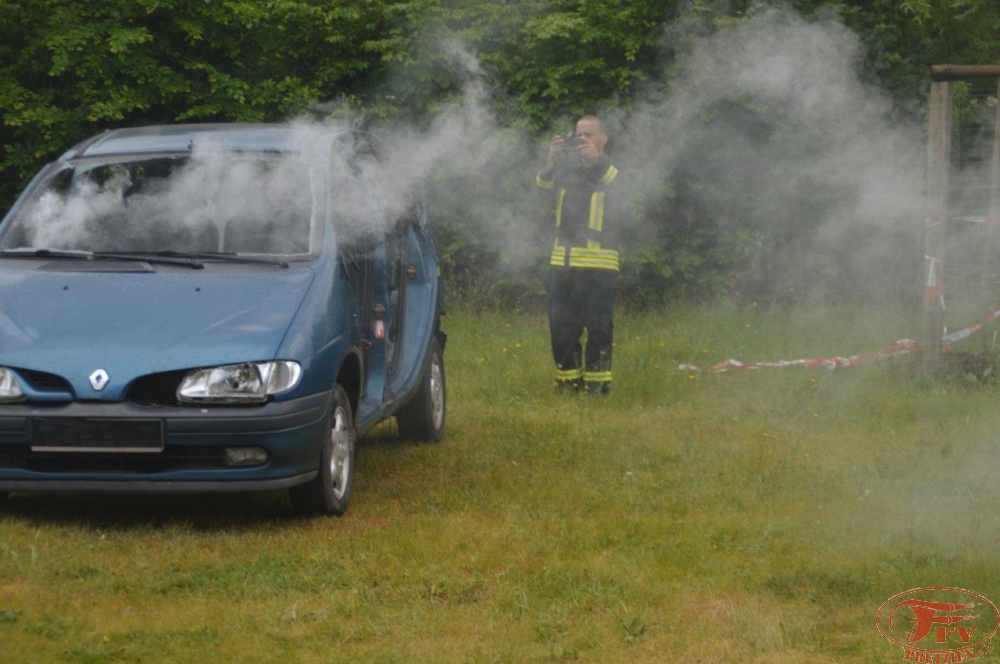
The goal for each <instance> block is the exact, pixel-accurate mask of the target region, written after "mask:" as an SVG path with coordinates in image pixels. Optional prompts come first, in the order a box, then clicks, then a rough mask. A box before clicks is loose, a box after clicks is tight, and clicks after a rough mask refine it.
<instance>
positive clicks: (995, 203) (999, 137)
mask: <svg viewBox="0 0 1000 664" xmlns="http://www.w3.org/2000/svg"><path fill="white" fill-rule="evenodd" d="M997 223H1000V83H998V85H997V108H996V111H995V112H994V118H993V163H992V168H991V170H990V207H989V210H988V211H987V213H986V238H985V239H984V241H983V273H982V277H981V280H980V283H979V298H980V303H981V307H980V309H981V311H982V312H983V316H987V315H989V314H992V313H993V312H994V311H995V310H996V306H997V299H996V298H995V297H994V296H993V290H994V288H993V283H992V282H993V277H994V271H993V262H994V261H993V234H994V230H995V229H996V225H997ZM990 327H991V325H990V323H989V320H988V319H987V321H985V322H984V323H983V329H982V331H981V332H980V333H979V352H980V353H982V354H983V355H985V354H986V353H987V351H988V350H989V336H990V334H989V333H990Z"/></svg>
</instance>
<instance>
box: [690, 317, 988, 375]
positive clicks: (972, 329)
mask: <svg viewBox="0 0 1000 664" xmlns="http://www.w3.org/2000/svg"><path fill="white" fill-rule="evenodd" d="M997 318H1000V311H995V312H993V313H992V314H990V315H989V316H987V317H986V318H984V319H983V321H982V322H981V323H976V324H975V325H970V326H969V327H967V328H965V329H962V330H959V331H957V332H952V333H950V334H946V335H945V336H944V337H943V338H942V340H941V342H942V345H945V346H947V345H949V344H953V343H956V342H959V341H962V340H963V339H967V338H968V337H970V336H972V335H973V334H975V333H976V332H979V331H980V330H981V329H982V328H983V326H984V325H988V324H990V323H992V322H993V321H995V320H996V319H997ZM919 349H920V344H919V343H917V342H916V341H912V340H910V339H900V340H899V341H894V342H892V343H891V344H889V345H888V346H884V347H883V348H880V349H879V350H877V351H875V352H874V353H862V354H861V355H852V356H850V357H840V356H834V357H814V358H808V359H800V360H777V361H773V362H740V361H739V360H733V359H730V360H724V361H722V362H718V363H717V364H713V365H712V366H710V367H709V368H708V369H707V370H708V371H712V372H715V373H725V372H727V371H740V370H743V369H781V368H784V367H806V368H808V369H819V368H822V369H831V370H832V369H841V368H850V367H856V366H858V365H859V364H865V363H866V362H873V361H875V360H881V359H885V358H887V357H893V356H895V355H905V354H907V353H912V352H913V351H915V350H919ZM677 368H678V369H679V370H680V371H691V372H697V371H701V369H700V368H699V367H697V366H695V365H693V364H680V365H678V366H677Z"/></svg>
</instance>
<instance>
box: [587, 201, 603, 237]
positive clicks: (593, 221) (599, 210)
mask: <svg viewBox="0 0 1000 664" xmlns="http://www.w3.org/2000/svg"><path fill="white" fill-rule="evenodd" d="M589 225H590V230H592V231H603V230H604V192H603V191H595V192H594V193H592V194H591V195H590V221H589Z"/></svg>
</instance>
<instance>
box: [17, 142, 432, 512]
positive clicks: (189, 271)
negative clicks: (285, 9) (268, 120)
mask: <svg viewBox="0 0 1000 664" xmlns="http://www.w3.org/2000/svg"><path fill="white" fill-rule="evenodd" d="M393 162H394V160H393V159H392V158H391V156H390V155H389V154H388V153H387V148H386V146H385V145H384V144H383V143H381V142H379V141H378V139H376V138H375V137H373V136H371V135H369V134H365V133H361V132H356V131H347V130H340V129H336V128H332V127H329V126H298V125H294V124H287V125H277V124H276V125H263V124H205V125H174V126H153V127H141V128H133V129H119V130H113V131H108V132H105V133H102V134H100V135H98V136H95V137H93V138H91V139H89V140H86V141H84V142H82V143H80V144H78V145H77V146H75V147H73V148H72V149H70V150H69V151H67V152H66V153H65V154H63V155H62V156H61V157H60V158H59V159H58V160H56V161H55V162H53V163H51V164H49V165H48V166H46V167H45V168H43V169H42V171H41V172H40V173H39V174H38V175H37V176H36V177H35V178H34V179H33V180H32V181H31V183H30V184H29V185H28V186H27V188H26V190H25V191H24V193H23V194H22V195H21V196H20V198H19V199H18V200H17V201H16V203H15V204H14V206H13V207H12V208H11V210H10V211H9V212H8V214H7V215H6V216H5V217H4V219H3V221H2V223H0V499H5V498H7V496H8V495H9V494H10V493H11V492H40V491H46V492H47V491H56V492H76V491H99V492H153V493H156V492H220V491H225V492H230V491H264V490H272V489H273V490H277V489H281V490H284V489H287V490H288V491H289V494H290V498H291V504H292V506H293V508H294V509H295V510H296V511H298V512H301V513H308V514H336V515H340V514H343V513H344V510H345V509H346V508H347V504H348V500H349V498H350V494H351V486H352V482H353V478H354V459H355V446H356V442H357V438H358V435H359V434H360V433H363V432H364V431H365V430H366V429H369V428H371V427H373V426H374V425H376V424H378V423H379V422H382V421H384V420H387V419H389V418H392V417H395V418H396V420H397V423H398V426H399V431H400V434H401V435H402V436H404V437H407V438H412V439H419V440H430V441H437V440H440V439H441V437H442V435H443V432H444V426H445V370H444V347H445V340H446V335H445V334H444V333H443V332H442V330H441V316H442V314H443V310H442V295H441V286H440V281H439V267H438V259H437V256H436V253H435V249H434V245H433V243H432V239H431V237H430V227H429V222H428V219H427V214H426V209H425V207H424V204H423V202H422V201H421V200H420V198H419V196H418V195H417V194H416V193H415V192H416V188H415V187H413V186H411V184H409V181H410V180H412V178H405V177H404V174H403V173H402V172H401V170H402V169H399V170H400V172H396V171H394V163H393Z"/></svg>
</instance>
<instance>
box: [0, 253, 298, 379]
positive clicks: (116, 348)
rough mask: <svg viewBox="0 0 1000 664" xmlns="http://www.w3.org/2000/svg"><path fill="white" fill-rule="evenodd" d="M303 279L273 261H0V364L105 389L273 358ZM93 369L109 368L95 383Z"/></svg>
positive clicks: (293, 314)
mask: <svg viewBox="0 0 1000 664" xmlns="http://www.w3.org/2000/svg"><path fill="white" fill-rule="evenodd" d="M313 279H314V273H313V271H312V270H311V269H292V270H281V271H280V272H279V271H277V270H276V269H275V268H267V269H265V270H261V271H246V270H243V271H230V272H220V271H216V270H213V269H210V270H206V271H199V272H198V273H191V272H172V271H170V272H167V271H164V272H156V273H149V274H120V273H118V274H110V273H93V274H91V273H47V272H38V271H6V270H5V271H0V365H5V366H9V367H13V368H16V369H27V370H32V371H43V372H47V373H52V374H56V375H59V376H62V377H64V378H65V379H66V380H68V381H69V382H70V384H71V385H72V386H73V388H74V390H75V391H76V393H77V396H78V397H80V398H100V399H110V398H117V396H118V395H119V394H120V393H121V392H122V391H123V390H124V389H125V387H127V383H128V382H129V381H130V380H131V379H132V378H135V377H137V376H142V375H145V374H149V373H157V372H161V371H170V370H176V369H187V368H193V367H202V366H212V365H216V364H227V363H236V362H246V361H257V360H269V359H273V358H274V357H275V353H277V351H278V348H279V346H280V345H281V342H282V340H283V339H284V338H285V335H286V333H287V331H288V329H289V325H290V324H291V322H292V319H293V318H294V316H295V313H296V312H297V311H298V309H299V307H300V305H301V303H302V300H303V298H304V297H305V294H306V293H307V291H308V290H309V287H310V285H311V284H312V282H313ZM98 369H103V370H104V371H106V372H107V373H108V375H109V376H110V381H109V382H108V384H107V386H106V387H105V388H104V389H103V390H100V391H97V390H94V388H93V387H92V386H91V384H90V380H89V376H90V375H91V374H92V373H94V372H95V371H96V370H98ZM98 392H99V393H98Z"/></svg>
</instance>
